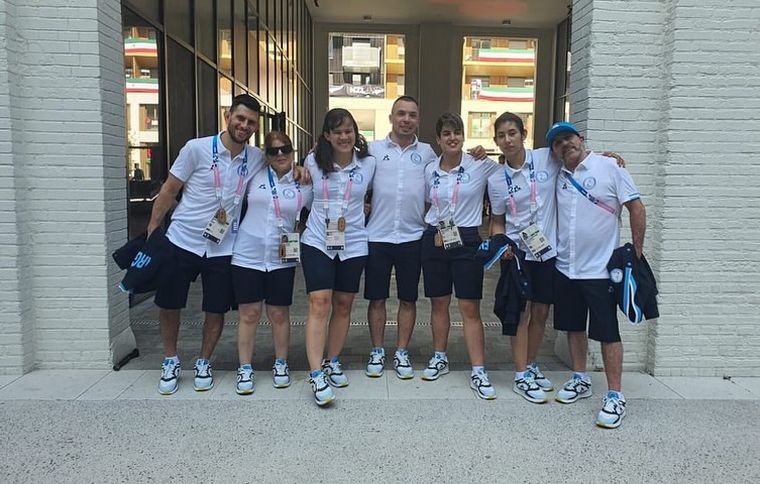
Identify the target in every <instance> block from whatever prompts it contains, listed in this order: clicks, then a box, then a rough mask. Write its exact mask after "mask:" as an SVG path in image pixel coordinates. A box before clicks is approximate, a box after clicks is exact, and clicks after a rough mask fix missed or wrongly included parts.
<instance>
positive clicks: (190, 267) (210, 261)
mask: <svg viewBox="0 0 760 484" xmlns="http://www.w3.org/2000/svg"><path fill="white" fill-rule="evenodd" d="M175 249H176V251H175V252H176V254H177V259H176V265H174V266H173V267H170V268H167V270H170V271H171V272H172V273H171V275H169V276H167V277H166V278H165V279H164V280H165V281H166V282H165V283H164V284H163V285H162V286H161V287H159V288H158V290H157V291H156V297H155V302H156V306H158V307H160V308H162V309H182V308H184V307H185V305H186V304H187V293H188V291H189V290H190V284H191V283H192V282H193V281H194V280H196V279H197V278H198V275H199V274H200V276H201V283H202V285H203V304H202V309H203V311H205V312H207V313H219V314H223V313H226V312H227V311H229V310H230V307H231V306H232V301H233V299H232V275H231V271H230V267H231V265H230V262H231V261H232V256H230V255H227V256H219V257H206V256H203V257H201V256H199V255H197V254H194V253H192V252H190V251H187V250H185V249H181V248H179V247H177V246H175Z"/></svg>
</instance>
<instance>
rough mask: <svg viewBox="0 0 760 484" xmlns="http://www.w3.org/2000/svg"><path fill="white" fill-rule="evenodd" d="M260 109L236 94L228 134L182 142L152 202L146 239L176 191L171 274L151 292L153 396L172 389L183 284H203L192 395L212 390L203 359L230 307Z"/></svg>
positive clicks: (257, 164) (257, 160)
mask: <svg viewBox="0 0 760 484" xmlns="http://www.w3.org/2000/svg"><path fill="white" fill-rule="evenodd" d="M259 110H260V105H259V103H258V101H256V99H254V98H253V97H251V96H249V95H247V94H241V95H238V96H235V97H234V98H233V99H232V105H231V106H230V109H229V111H227V112H226V113H225V114H224V117H225V120H226V122H227V129H226V130H225V131H223V132H221V133H220V134H218V135H214V136H207V137H205V138H197V139H192V140H190V141H188V142H187V143H186V144H185V146H184V147H183V148H182V150H180V152H179V155H178V156H177V159H176V160H175V161H174V164H173V165H172V167H171V169H170V171H169V177H168V178H167V179H166V181H165V182H164V184H163V186H162V187H161V192H160V193H159V195H158V197H157V198H156V200H155V202H154V203H153V212H152V213H151V218H150V223H149V224H148V234H150V233H151V232H153V231H154V230H155V229H156V228H157V227H158V226H159V225H160V224H161V223H162V221H163V220H164V217H165V216H166V214H167V212H168V211H169V209H170V208H171V207H172V205H173V204H174V201H175V199H176V197H177V194H178V193H179V191H180V189H183V190H182V198H181V200H180V201H179V205H177V208H176V209H175V210H174V213H173V214H172V219H171V224H170V225H169V229H168V230H167V234H166V235H167V237H168V238H169V240H170V241H171V242H172V243H173V244H174V245H175V246H176V250H175V251H176V254H177V258H176V261H175V266H174V267H173V268H171V269H170V270H172V271H173V274H172V277H169V278H167V280H168V281H169V282H167V283H166V284H165V285H164V286H162V287H160V288H159V289H158V291H156V298H155V302H156V305H157V306H158V307H159V308H160V309H159V323H160V328H161V341H162V343H163V346H164V354H165V358H164V362H163V364H162V367H161V380H160V381H159V384H158V391H159V393H161V394H163V395H171V394H172V393H174V392H176V391H177V386H178V383H179V376H180V362H179V358H178V357H177V335H178V333H179V323H180V311H181V309H182V308H184V307H185V304H186V302H187V293H188V290H189V288H190V283H191V282H192V281H193V280H195V279H196V278H197V277H198V274H200V276H201V281H202V283H203V305H202V308H203V311H204V312H205V313H206V316H205V320H204V323H203V341H202V343H201V353H200V358H198V359H197V360H196V362H195V380H194V384H193V388H194V389H195V390H196V391H205V390H210V389H211V388H212V387H213V386H214V379H213V374H212V372H211V365H210V363H209V358H210V357H211V354H212V352H213V351H214V347H215V346H216V343H217V341H219V336H220V335H221V332H222V327H223V326H224V313H226V312H227V311H228V310H229V309H230V306H231V304H232V279H231V275H230V259H231V257H232V245H233V242H234V239H235V235H236V232H237V226H238V223H239V219H240V209H241V202H242V200H243V198H244V197H245V191H246V188H247V186H248V182H249V181H250V179H251V178H253V175H254V174H255V173H256V172H257V171H258V170H259V169H261V168H262V167H263V166H264V163H263V157H262V154H261V150H259V149H258V148H256V147H253V146H250V145H249V144H248V140H249V139H250V138H251V136H252V135H253V134H254V133H255V132H256V130H257V129H258V127H259Z"/></svg>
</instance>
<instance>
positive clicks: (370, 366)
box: [364, 350, 385, 378]
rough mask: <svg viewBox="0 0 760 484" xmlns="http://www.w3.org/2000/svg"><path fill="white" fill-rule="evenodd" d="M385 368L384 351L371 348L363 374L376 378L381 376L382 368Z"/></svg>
mask: <svg viewBox="0 0 760 484" xmlns="http://www.w3.org/2000/svg"><path fill="white" fill-rule="evenodd" d="M384 369H385V351H383V352H380V351H375V350H372V351H371V352H370V354H369V361H367V370H366V371H365V372H364V374H365V375H367V376H368V377H371V378H378V377H381V376H383V370H384Z"/></svg>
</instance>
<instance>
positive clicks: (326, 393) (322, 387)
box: [309, 371, 335, 407]
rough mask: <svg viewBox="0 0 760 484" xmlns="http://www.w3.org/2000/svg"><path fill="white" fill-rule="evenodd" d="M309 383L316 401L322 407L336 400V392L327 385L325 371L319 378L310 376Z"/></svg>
mask: <svg viewBox="0 0 760 484" xmlns="http://www.w3.org/2000/svg"><path fill="white" fill-rule="evenodd" d="M309 383H310V384H311V391H312V392H314V401H315V402H317V405H319V406H320V407H321V406H323V405H328V404H329V403H330V402H332V401H333V400H335V392H333V389H332V387H330V385H329V384H328V383H327V375H325V372H324V371H320V372H319V374H318V375H317V376H314V377H311V376H310V377H309Z"/></svg>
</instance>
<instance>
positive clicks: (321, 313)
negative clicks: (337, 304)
mask: <svg viewBox="0 0 760 484" xmlns="http://www.w3.org/2000/svg"><path fill="white" fill-rule="evenodd" d="M331 300H332V289H321V290H319V291H312V292H310V293H309V315H308V317H307V318H306V332H305V333H306V357H307V358H308V360H309V369H311V370H318V369H320V368H322V358H323V357H324V355H325V344H326V343H327V317H328V316H329V314H330V301H331Z"/></svg>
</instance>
